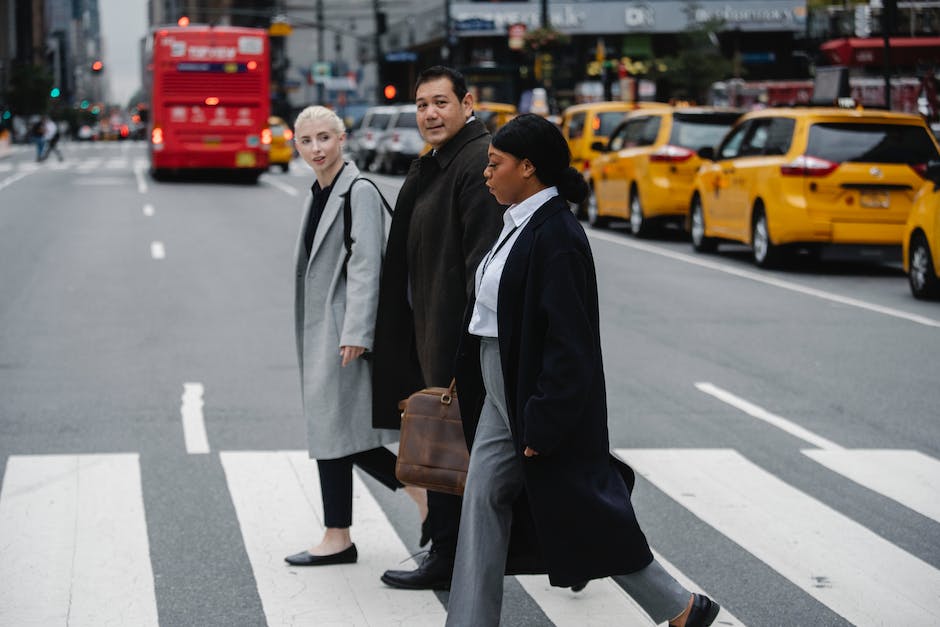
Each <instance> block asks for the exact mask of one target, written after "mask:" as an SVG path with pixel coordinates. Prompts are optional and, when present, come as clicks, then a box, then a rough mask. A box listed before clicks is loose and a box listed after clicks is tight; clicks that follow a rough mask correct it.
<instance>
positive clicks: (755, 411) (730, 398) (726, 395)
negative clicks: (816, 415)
mask: <svg viewBox="0 0 940 627" xmlns="http://www.w3.org/2000/svg"><path fill="white" fill-rule="evenodd" d="M695 387H696V388H698V389H699V390H701V391H702V392H705V393H706V394H710V395H711V396H714V397H715V398H717V399H718V400H720V401H722V402H724V403H727V404H728V405H731V406H732V407H735V408H737V409H740V410H741V411H743V412H744V413H746V414H749V415H751V416H753V417H754V418H757V419H759V420H763V421H764V422H766V423H768V424H771V425H773V426H775V427H777V428H778V429H781V430H783V431H786V432H787V433H789V434H790V435H792V436H793V437H795V438H799V439H801V440H803V441H804V442H808V443H809V444H812V445H813V446H815V447H817V448H821V449H825V450H830V451H835V450H842V447H841V446H839V445H838V444H836V443H835V442H832V441H831V440H827V439H826V438H824V437H822V436H819V435H816V434H815V433H813V432H812V431H810V430H809V429H804V428H803V427H801V426H800V425H798V424H796V423H794V422H791V421H789V420H787V419H786V418H783V417H781V416H778V415H776V414H773V413H771V412H769V411H767V410H766V409H764V408H763V407H758V406H757V405H755V404H754V403H751V402H750V401H746V400H744V399H743V398H741V397H739V396H735V395H734V394H732V393H731V392H728V391H726V390H723V389H721V388H720V387H718V386H716V385H712V384H711V383H704V382H703V383H696V384H695Z"/></svg>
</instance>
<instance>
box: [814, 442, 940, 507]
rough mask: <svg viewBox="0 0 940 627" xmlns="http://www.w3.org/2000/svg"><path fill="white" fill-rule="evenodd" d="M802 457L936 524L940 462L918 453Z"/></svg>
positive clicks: (820, 453)
mask: <svg viewBox="0 0 940 627" xmlns="http://www.w3.org/2000/svg"><path fill="white" fill-rule="evenodd" d="M803 454H804V455H806V456H807V457H809V458H810V459H813V460H815V461H817V462H819V463H820V464H822V465H823V466H825V467H826V468H829V469H830V470H832V471H834V472H837V473H839V474H840V475H842V476H844V477H848V478H849V479H851V480H852V481H854V482H856V483H859V484H861V485H863V486H865V487H866V488H868V489H870V490H874V491H875V492H878V493H879V494H882V495H884V496H886V497H888V498H889V499H893V500H895V501H897V502H898V503H900V504H901V505H904V506H905V507H909V508H910V509H912V510H914V511H915V512H918V513H919V514H923V515H924V516H926V517H928V518H931V519H933V520H935V521H937V522H940V461H938V460H936V459H934V458H933V457H930V456H929V455H924V454H923V453H921V452H919V451H903V450H900V451H893V450H871V449H854V450H843V451H819V450H805V451H803Z"/></svg>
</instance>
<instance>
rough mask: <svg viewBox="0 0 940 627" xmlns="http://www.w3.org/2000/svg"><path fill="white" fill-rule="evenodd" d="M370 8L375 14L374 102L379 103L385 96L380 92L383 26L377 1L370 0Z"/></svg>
mask: <svg viewBox="0 0 940 627" xmlns="http://www.w3.org/2000/svg"><path fill="white" fill-rule="evenodd" d="M372 8H373V11H374V13H375V40H374V44H375V91H376V98H377V100H376V102H378V103H381V102H383V101H384V100H385V94H384V92H383V90H382V88H383V85H382V74H383V72H382V33H381V32H380V31H381V28H380V25H381V24H383V20H382V16H381V10H380V8H379V0H372Z"/></svg>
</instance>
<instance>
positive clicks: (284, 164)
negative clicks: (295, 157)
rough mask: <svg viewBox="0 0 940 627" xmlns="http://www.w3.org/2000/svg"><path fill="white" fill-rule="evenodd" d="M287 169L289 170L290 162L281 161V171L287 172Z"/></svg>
mask: <svg viewBox="0 0 940 627" xmlns="http://www.w3.org/2000/svg"><path fill="white" fill-rule="evenodd" d="M289 171H290V164H289V163H282V164H281V172H283V173H285V174H287V172H289Z"/></svg>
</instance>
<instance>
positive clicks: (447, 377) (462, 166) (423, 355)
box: [373, 66, 502, 590]
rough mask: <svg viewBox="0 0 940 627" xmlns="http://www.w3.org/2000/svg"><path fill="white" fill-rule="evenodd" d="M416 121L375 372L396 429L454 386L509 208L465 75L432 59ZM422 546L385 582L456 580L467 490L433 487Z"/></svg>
mask: <svg viewBox="0 0 940 627" xmlns="http://www.w3.org/2000/svg"><path fill="white" fill-rule="evenodd" d="M415 102H416V104H417V106H418V111H417V122H418V129H419V130H420V132H421V136H422V137H423V138H424V140H425V141H426V142H427V143H428V144H430V146H431V148H432V150H431V151H430V152H429V153H427V154H425V155H424V156H422V157H421V158H419V159H416V160H415V161H414V162H412V164H411V168H410V169H409V170H408V174H407V176H406V177H405V181H404V183H403V184H402V187H401V191H400V192H399V194H398V201H397V203H396V205H395V214H394V217H393V218H392V226H391V231H390V233H389V239H388V250H387V253H386V257H385V268H384V270H383V272H382V284H381V288H380V294H379V315H378V325H377V327H376V332H375V371H374V378H373V390H374V394H373V406H374V417H373V419H374V423H375V426H376V427H380V428H394V429H397V428H399V427H400V424H401V415H400V410H399V409H398V403H399V401H401V400H402V399H404V398H407V397H408V396H409V395H410V394H411V393H413V392H415V391H417V390H420V389H422V388H424V387H427V386H443V387H447V386H448V385H449V384H450V382H451V379H453V377H454V357H455V355H456V352H457V340H458V339H459V337H460V321H461V319H462V317H463V310H464V308H465V307H466V304H467V300H468V299H469V297H470V294H471V291H472V290H473V269H474V268H475V267H476V265H477V263H478V262H479V261H480V258H481V257H482V256H483V253H485V252H486V249H487V248H488V247H489V245H490V243H491V242H492V241H493V238H494V237H496V234H497V233H499V229H500V223H501V221H500V215H501V214H502V208H501V207H500V206H499V204H498V203H497V202H496V199H495V198H493V196H492V195H491V194H489V193H488V192H487V191H486V187H485V186H484V184H483V179H482V177H480V172H481V171H482V169H483V166H484V165H485V164H486V149H487V147H488V146H489V141H490V135H489V133H488V132H487V130H486V127H485V126H484V125H483V122H481V121H480V120H478V119H476V118H475V117H473V95H472V94H470V93H469V92H468V91H467V84H466V81H465V80H464V77H463V75H462V74H460V73H459V72H457V71H456V70H453V69H451V68H448V67H443V66H434V67H431V68H428V69H426V70H424V71H423V72H421V73H420V74H419V76H418V79H417V81H416V87H415ZM428 506H429V514H428V520H427V522H426V524H425V525H423V526H422V538H421V542H420V544H421V545H422V546H424V545H425V544H426V542H427V541H428V540H430V541H431V548H430V550H429V552H428V554H427V556H426V557H425V558H424V560H423V561H422V563H421V564H420V566H419V567H418V568H417V569H416V570H412V571H407V570H389V571H386V572H385V573H384V574H383V575H382V581H384V582H385V583H386V584H387V585H389V586H393V587H397V588H408V589H438V590H442V589H446V588H448V587H449V586H450V578H451V573H452V571H453V565H454V551H455V550H456V547H457V525H458V521H459V519H460V497H458V496H453V495H450V494H443V493H439V492H432V491H429V492H428Z"/></svg>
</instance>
